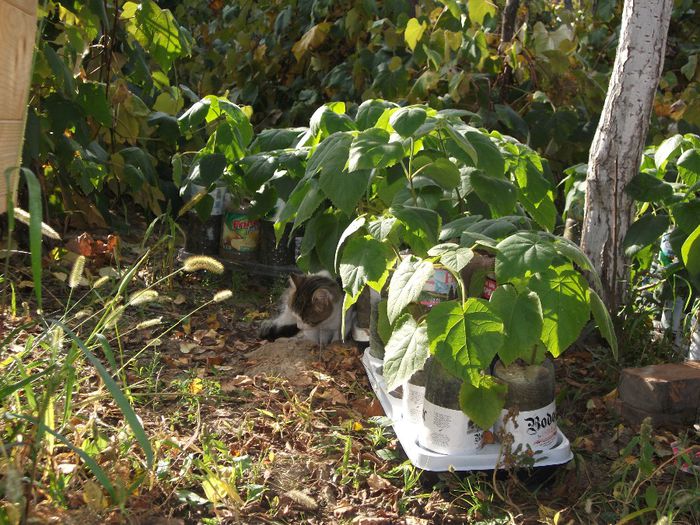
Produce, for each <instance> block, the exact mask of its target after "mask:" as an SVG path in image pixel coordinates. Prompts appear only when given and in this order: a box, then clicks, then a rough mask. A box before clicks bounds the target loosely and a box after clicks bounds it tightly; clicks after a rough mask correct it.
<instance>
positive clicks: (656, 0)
mask: <svg viewBox="0 0 700 525" xmlns="http://www.w3.org/2000/svg"><path fill="white" fill-rule="evenodd" d="M672 8H673V0H625V5H624V9H623V13H622V26H621V28H620V41H619V43H618V47H617V55H616V57H615V65H614V67H613V72H612V76H611V78H610V84H609V86H608V94H607V96H606V98H605V105H604V106H603V113H602V115H601V116H600V122H599V123H598V129H597V130H596V134H595V137H594V139H593V144H592V146H591V151H590V156H589V159H588V174H587V179H586V180H587V188H588V189H587V192H586V207H585V215H584V220H583V232H582V238H581V247H582V248H583V250H584V251H585V252H586V254H587V255H588V256H589V257H590V259H591V260H592V261H593V265H594V266H595V268H596V270H598V272H599V273H600V277H601V279H602V282H603V290H601V292H602V294H603V300H604V301H605V303H606V305H607V306H608V307H609V308H610V309H611V310H612V311H613V312H615V311H616V310H617V306H618V305H619V304H621V302H622V300H623V298H624V295H625V291H626V288H627V274H628V272H627V268H626V265H625V259H624V252H623V249H622V241H623V239H624V238H625V234H626V233H627V229H628V227H629V224H630V221H631V218H632V211H633V205H634V203H633V201H632V199H631V198H630V197H629V196H628V195H627V193H626V192H625V191H624V189H625V186H626V185H627V184H628V183H629V181H630V180H631V179H632V178H633V177H634V176H635V175H636V174H637V173H638V172H639V165H640V161H641V156H642V151H643V148H644V141H645V138H646V134H647V130H648V128H649V118H650V116H651V110H652V102H653V100H654V93H655V92H656V88H657V85H658V83H659V77H660V76H661V72H662V68H663V62H664V52H665V49H666V34H667V33H668V26H669V22H670V20H671V10H672Z"/></svg>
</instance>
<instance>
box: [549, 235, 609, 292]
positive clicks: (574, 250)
mask: <svg viewBox="0 0 700 525" xmlns="http://www.w3.org/2000/svg"><path fill="white" fill-rule="evenodd" d="M554 249H555V250H557V253H559V254H560V255H563V256H564V257H566V258H567V259H569V260H570V261H571V262H572V263H574V264H576V265H577V266H578V267H579V268H581V270H583V271H584V272H588V275H589V278H590V280H592V281H593V286H595V288H596V289H597V290H602V289H603V283H602V282H601V281H600V276H599V275H598V272H597V271H596V269H595V268H594V267H593V263H592V262H591V260H590V259H589V258H588V256H587V255H586V254H585V253H583V250H581V248H580V247H579V246H578V244H575V243H574V242H572V241H570V240H569V239H565V238H563V237H554Z"/></svg>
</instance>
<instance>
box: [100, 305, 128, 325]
mask: <svg viewBox="0 0 700 525" xmlns="http://www.w3.org/2000/svg"><path fill="white" fill-rule="evenodd" d="M125 308H126V306H123V305H122V306H120V307H118V308H116V309H115V310H114V311H113V312H112V313H111V314H109V317H107V320H106V321H105V328H108V329H109V328H114V327H115V326H116V325H117V323H118V322H119V319H121V318H122V315H123V314H124V309H125Z"/></svg>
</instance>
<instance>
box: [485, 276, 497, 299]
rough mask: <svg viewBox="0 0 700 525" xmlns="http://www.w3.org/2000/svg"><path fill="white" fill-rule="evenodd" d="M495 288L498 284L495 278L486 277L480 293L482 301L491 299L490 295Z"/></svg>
mask: <svg viewBox="0 0 700 525" xmlns="http://www.w3.org/2000/svg"><path fill="white" fill-rule="evenodd" d="M497 286H498V283H497V282H496V279H495V276H494V277H491V276H490V275H489V276H486V280H485V281H484V289H483V290H482V291H481V297H483V298H484V299H491V294H492V293H493V291H494V290H495V289H496V287H497Z"/></svg>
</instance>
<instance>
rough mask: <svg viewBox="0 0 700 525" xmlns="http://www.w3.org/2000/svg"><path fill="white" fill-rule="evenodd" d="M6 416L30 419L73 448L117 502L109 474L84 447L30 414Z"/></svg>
mask: <svg viewBox="0 0 700 525" xmlns="http://www.w3.org/2000/svg"><path fill="white" fill-rule="evenodd" d="M5 417H7V418H9V419H22V420H24V421H28V422H29V423H32V424H34V425H36V426H37V428H38V429H39V430H40V431H41V432H46V433H48V434H50V435H52V436H53V437H55V438H56V439H57V440H59V441H60V442H61V443H63V444H64V445H65V446H67V447H68V448H69V449H71V450H72V451H73V452H75V453H76V454H78V456H80V458H81V459H82V460H83V461H84V462H85V465H87V467H88V468H89V469H90V470H91V471H92V473H93V474H94V475H95V478H97V481H99V482H100V485H102V487H103V488H104V489H105V490H106V491H107V494H109V497H110V498H111V500H112V501H114V502H116V501H117V493H116V491H115V490H114V485H112V482H111V481H109V478H108V477H107V474H106V473H105V471H104V470H102V467H100V466H99V465H98V464H97V461H95V460H94V458H92V457H91V456H90V455H89V454H88V453H87V452H85V451H84V450H83V449H81V448H78V447H76V446H75V445H73V443H71V442H70V441H69V440H68V438H66V437H65V436H64V435H63V434H59V433H58V432H56V431H54V430H51V429H50V428H48V427H47V426H46V425H44V424H43V423H41V422H39V421H37V420H36V419H34V418H33V417H29V416H24V415H21V414H12V413H9V412H8V413H6V414H5Z"/></svg>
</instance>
